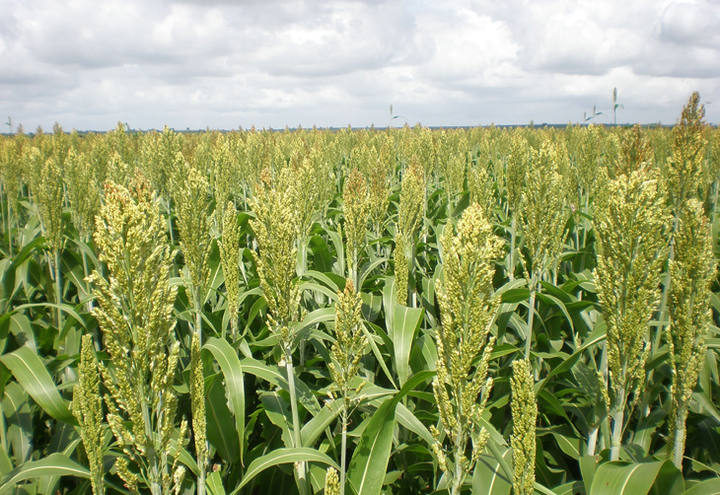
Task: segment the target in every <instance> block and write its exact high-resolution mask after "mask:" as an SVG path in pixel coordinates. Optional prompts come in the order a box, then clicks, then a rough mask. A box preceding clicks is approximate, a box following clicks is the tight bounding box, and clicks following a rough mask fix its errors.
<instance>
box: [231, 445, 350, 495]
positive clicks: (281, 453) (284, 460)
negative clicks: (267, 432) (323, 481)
mask: <svg viewBox="0 0 720 495" xmlns="http://www.w3.org/2000/svg"><path fill="white" fill-rule="evenodd" d="M295 462H319V463H321V464H325V465H327V466H332V467H334V468H335V469H338V470H339V469H340V468H339V467H338V465H337V464H336V463H335V461H333V460H332V459H331V458H330V457H328V456H327V455H325V454H323V453H321V452H318V451H317V450H315V449H310V448H308V447H299V448H280V449H275V450H273V451H272V452H270V453H269V454H266V455H263V456H260V457H258V458H257V459H255V460H254V461H252V462H251V463H250V465H249V466H248V468H247V471H245V476H244V477H243V480H242V483H240V484H239V485H238V486H237V488H235V490H233V491H232V494H231V495H235V494H236V493H238V492H239V491H240V490H241V489H242V487H244V486H245V485H247V484H248V483H249V482H250V480H252V479H253V478H254V477H255V476H257V475H258V474H260V473H262V472H263V471H265V470H266V469H268V468H271V467H273V466H277V465H279V464H292V463H295Z"/></svg>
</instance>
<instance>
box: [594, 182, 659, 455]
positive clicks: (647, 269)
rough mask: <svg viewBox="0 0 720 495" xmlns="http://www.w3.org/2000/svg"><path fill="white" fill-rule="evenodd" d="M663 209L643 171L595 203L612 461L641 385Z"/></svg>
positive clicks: (655, 295) (612, 185)
mask: <svg viewBox="0 0 720 495" xmlns="http://www.w3.org/2000/svg"><path fill="white" fill-rule="evenodd" d="M664 203H665V197H664V194H663V191H662V190H661V188H660V186H659V184H658V180H657V179H656V178H655V176H654V175H652V174H651V173H650V172H648V171H647V170H645V169H639V170H636V171H634V172H632V173H631V174H630V176H621V177H619V178H618V179H615V180H611V181H610V182H609V183H608V184H607V185H606V187H605V189H604V190H602V191H601V192H600V193H599V194H598V197H597V198H596V204H595V218H594V226H595V231H596V237H597V252H598V255H597V268H596V269H595V279H596V281H597V282H596V283H597V286H598V298H599V300H600V304H601V306H602V312H603V316H604V317H605V322H606V323H607V341H606V347H607V356H608V367H609V381H608V383H607V386H608V391H609V395H610V402H611V407H610V412H611V417H612V422H613V424H612V444H611V450H610V458H611V459H612V460H617V459H618V456H619V454H620V445H621V443H622V432H623V424H624V419H625V408H626V405H627V404H628V403H629V400H630V399H631V398H634V396H636V394H637V393H638V391H640V390H641V389H642V387H643V384H644V382H645V361H646V360H647V357H648V353H649V350H650V349H649V342H648V341H647V335H648V325H649V323H650V319H651V317H652V315H653V311H654V310H655V307H656V305H657V303H658V302H659V300H660V294H659V291H658V287H659V284H660V272H661V269H662V266H663V264H664V263H665V260H666V256H667V233H668V232H667V231H668V229H667V225H668V215H667V211H666V209H665V204H664Z"/></svg>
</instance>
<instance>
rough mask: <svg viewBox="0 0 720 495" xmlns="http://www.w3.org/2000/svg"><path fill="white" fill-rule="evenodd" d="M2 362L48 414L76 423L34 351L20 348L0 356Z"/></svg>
mask: <svg viewBox="0 0 720 495" xmlns="http://www.w3.org/2000/svg"><path fill="white" fill-rule="evenodd" d="M0 361H1V362H2V363H3V364H4V365H5V366H7V367H8V369H9V370H10V371H11V372H12V374H13V375H14V376H15V379H16V380H17V381H18V383H20V385H21V386H22V387H23V389H25V391H26V392H27V393H28V395H30V397H32V398H33V400H35V402H37V404H38V405H39V406H40V407H41V408H42V409H43V410H44V411H45V412H46V413H47V414H49V415H50V416H51V417H53V418H55V419H57V420H60V421H64V422H66V423H71V424H75V423H76V421H75V418H74V417H73V415H72V413H70V410H69V409H68V405H67V401H66V400H65V399H63V398H62V397H61V396H60V392H58V389H57V387H56V386H55V383H54V382H53V380H52V378H51V377H50V373H48V371H47V368H45V365H44V364H43V362H42V360H41V359H40V357H38V355H37V354H36V353H35V352H34V351H33V350H32V349H30V348H29V347H24V346H23V347H20V348H19V349H17V350H15V351H13V352H11V353H9V354H4V355H2V356H0Z"/></svg>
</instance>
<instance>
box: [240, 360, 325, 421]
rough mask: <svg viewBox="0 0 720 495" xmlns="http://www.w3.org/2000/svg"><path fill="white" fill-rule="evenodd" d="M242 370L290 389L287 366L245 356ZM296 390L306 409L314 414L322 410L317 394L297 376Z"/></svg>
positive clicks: (241, 362)
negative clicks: (269, 363) (283, 366)
mask: <svg viewBox="0 0 720 495" xmlns="http://www.w3.org/2000/svg"><path fill="white" fill-rule="evenodd" d="M240 365H241V366H242V370H243V372H244V373H250V374H251V375H254V376H256V377H258V378H261V379H263V380H265V381H267V382H270V383H271V384H273V385H275V386H276V387H279V388H282V389H283V390H286V391H287V390H288V381H287V375H286V370H285V368H280V367H279V366H275V365H268V364H265V363H264V362H263V361H258V360H257V359H252V358H245V359H243V360H241V361H240ZM295 392H296V393H297V398H298V401H299V402H300V403H301V404H302V405H303V406H305V409H307V410H308V411H310V413H312V414H313V415H315V414H317V413H319V412H320V409H321V407H320V403H319V402H318V400H317V398H316V397H315V395H314V394H313V393H312V391H311V390H310V388H309V387H308V386H307V384H306V383H305V382H303V381H302V380H300V379H299V378H298V377H297V376H295Z"/></svg>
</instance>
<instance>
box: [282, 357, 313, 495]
mask: <svg viewBox="0 0 720 495" xmlns="http://www.w3.org/2000/svg"><path fill="white" fill-rule="evenodd" d="M285 370H286V371H287V378H288V388H289V389H290V410H291V412H292V421H293V440H294V443H295V447H296V448H300V447H302V437H301V436H300V417H299V415H298V406H297V396H296V393H295V370H294V368H293V363H292V355H290V353H289V352H286V353H285ZM296 472H297V477H298V488H299V490H300V495H307V493H308V491H307V488H308V487H307V479H306V477H305V463H304V462H299V463H297V467H296Z"/></svg>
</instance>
